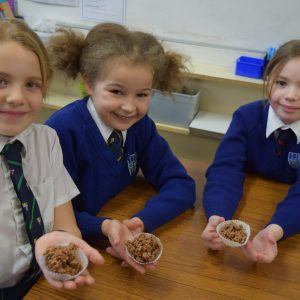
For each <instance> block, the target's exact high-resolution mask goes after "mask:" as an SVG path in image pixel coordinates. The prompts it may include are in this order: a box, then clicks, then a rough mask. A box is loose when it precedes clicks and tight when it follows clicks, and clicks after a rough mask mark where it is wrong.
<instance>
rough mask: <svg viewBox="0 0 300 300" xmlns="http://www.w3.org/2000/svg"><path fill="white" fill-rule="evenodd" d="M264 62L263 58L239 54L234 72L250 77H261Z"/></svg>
mask: <svg viewBox="0 0 300 300" xmlns="http://www.w3.org/2000/svg"><path fill="white" fill-rule="evenodd" d="M265 66H266V62H265V60H264V59H263V58H254V57H249V56H241V57H239V58H238V59H237V61H236V68H235V74H236V75H240V76H246V77H251V78H256V79H259V78H262V77H263V75H264V70H265Z"/></svg>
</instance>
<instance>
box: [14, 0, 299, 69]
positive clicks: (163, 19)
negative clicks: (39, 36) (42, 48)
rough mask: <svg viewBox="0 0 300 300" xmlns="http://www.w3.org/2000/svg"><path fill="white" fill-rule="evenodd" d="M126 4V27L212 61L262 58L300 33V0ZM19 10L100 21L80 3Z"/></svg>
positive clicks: (76, 22) (23, 3)
mask: <svg viewBox="0 0 300 300" xmlns="http://www.w3.org/2000/svg"><path fill="white" fill-rule="evenodd" d="M100 1H101V0H98V1H97V0H95V2H100ZM125 7H126V10H125V24H126V25H128V26H129V27H131V28H136V29H142V30H146V31H149V32H151V33H154V34H156V35H158V36H160V37H161V38H162V39H163V40H165V41H167V44H168V46H170V47H177V48H180V49H182V51H183V52H184V53H185V54H187V55H189V56H191V57H192V59H199V60H202V61H208V62H209V63H213V62H215V63H216V64H231V63H232V60H233V59H235V58H236V57H237V56H238V55H240V54H243V53H249V54H251V55H257V56H262V55H263V53H264V52H265V51H266V49H267V47H268V46H270V45H279V44H281V43H283V42H284V41H286V40H289V39H293V38H299V37H300V32H299V28H300V18H299V8H300V3H299V0H285V1H282V0H265V1H261V0H251V1H248V0H185V1H182V0H151V1H149V0H127V1H126V5H125ZM18 10H19V14H20V15H24V16H26V17H35V18H38V19H50V20H56V21H57V22H58V24H70V25H71V26H79V27H85V28H89V27H91V26H93V25H94V24H95V22H92V21H85V20H81V19H80V7H79V6H78V7H66V6H56V5H54V6H53V5H45V4H39V3H36V2H31V1H29V0H19V1H18ZM41 27H42V26H40V28H41Z"/></svg>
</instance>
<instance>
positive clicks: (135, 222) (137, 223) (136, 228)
mask: <svg viewBox="0 0 300 300" xmlns="http://www.w3.org/2000/svg"><path fill="white" fill-rule="evenodd" d="M123 224H124V225H125V226H127V228H128V229H129V230H130V231H131V233H132V235H137V234H139V233H142V232H144V231H145V225H144V222H143V221H142V220H141V219H140V218H138V217H133V218H131V219H128V220H124V221H123Z"/></svg>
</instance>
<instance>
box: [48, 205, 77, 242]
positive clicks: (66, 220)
mask: <svg viewBox="0 0 300 300" xmlns="http://www.w3.org/2000/svg"><path fill="white" fill-rule="evenodd" d="M55 230H62V231H66V232H68V233H71V234H73V235H75V236H77V237H79V238H81V232H80V230H79V228H78V226H77V224H76V220H75V216H74V212H73V207H72V203H71V201H69V202H67V203H65V204H62V205H60V206H58V207H56V208H55V209H54V224H53V231H55Z"/></svg>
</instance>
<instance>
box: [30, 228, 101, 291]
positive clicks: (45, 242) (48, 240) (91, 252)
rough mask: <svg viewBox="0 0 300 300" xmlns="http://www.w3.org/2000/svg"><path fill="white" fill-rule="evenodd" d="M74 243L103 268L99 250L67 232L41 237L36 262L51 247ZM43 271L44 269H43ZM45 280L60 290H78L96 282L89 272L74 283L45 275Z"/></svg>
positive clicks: (36, 250)
mask: <svg viewBox="0 0 300 300" xmlns="http://www.w3.org/2000/svg"><path fill="white" fill-rule="evenodd" d="M71 242H73V243H74V244H76V245H77V246H78V247H79V248H80V249H81V250H82V251H83V252H84V253H85V254H86V256H87V257H88V259H89V261H91V262H92V263H94V264H96V265H98V266H101V265H103V264H104V259H103V257H102V256H101V254H100V253H99V252H98V250H96V249H94V248H92V247H91V246H90V245H88V244H87V243H86V242H85V241H83V240H82V239H80V238H78V237H76V236H74V235H71V234H69V233H67V232H61V231H52V232H50V233H47V234H45V235H43V236H42V237H40V238H39V239H38V240H37V241H36V244H35V257H36V261H37V262H39V259H40V257H41V256H42V255H43V254H44V253H45V252H46V249H47V248H48V247H49V246H54V245H58V244H69V243H71ZM42 271H43V269H42ZM44 276H45V278H46V279H47V281H48V282H49V284H51V285H52V286H53V287H55V288H57V289H60V288H65V289H69V290H73V289H76V288H77V287H80V286H83V285H85V284H87V285H91V284H93V283H94V282H95V280H94V278H93V277H92V276H91V275H90V274H89V272H88V270H85V271H84V272H83V273H82V274H81V275H80V276H78V277H77V278H75V279H74V280H72V281H64V282H62V281H57V280H54V279H52V278H50V277H48V276H47V275H46V274H45V273H44Z"/></svg>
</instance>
